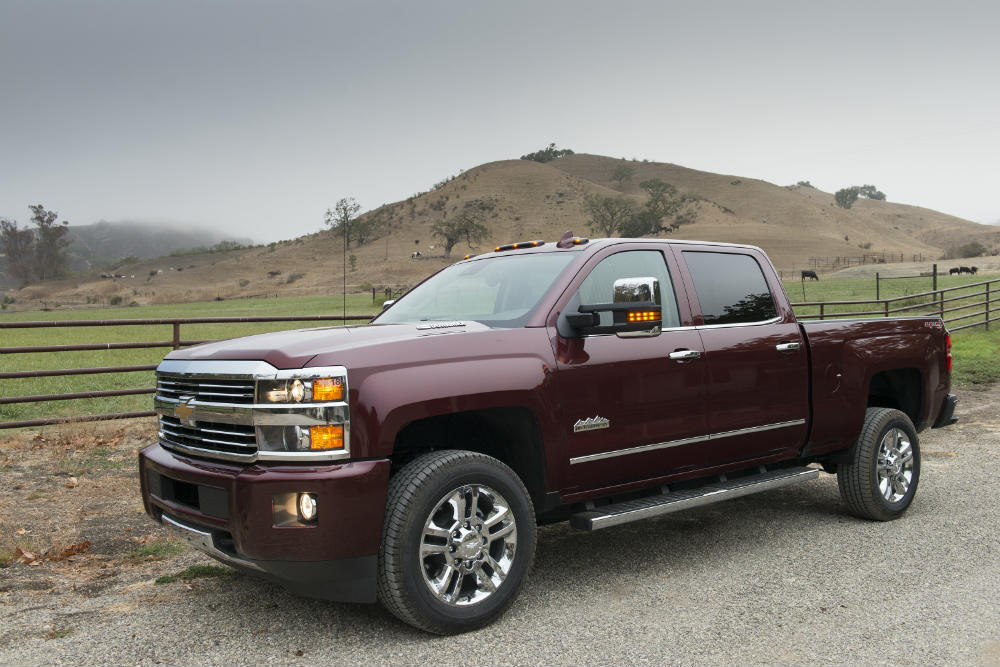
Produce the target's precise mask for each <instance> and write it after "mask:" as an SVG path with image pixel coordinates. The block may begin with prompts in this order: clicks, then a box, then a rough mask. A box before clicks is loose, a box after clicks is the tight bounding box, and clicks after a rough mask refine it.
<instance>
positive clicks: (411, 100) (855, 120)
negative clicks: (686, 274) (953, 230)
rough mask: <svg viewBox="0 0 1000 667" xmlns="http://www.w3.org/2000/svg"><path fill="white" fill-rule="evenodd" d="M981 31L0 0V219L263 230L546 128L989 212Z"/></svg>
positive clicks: (963, 14) (470, 5)
mask: <svg viewBox="0 0 1000 667" xmlns="http://www.w3.org/2000/svg"><path fill="white" fill-rule="evenodd" d="M998 25H1000V3H997V2H948V3H944V2H940V1H935V2H923V1H920V0H916V1H912V0H911V1H907V2H875V1H872V0H868V1H867V2H857V3H855V2H841V1H838V2H832V1H830V2H824V3H819V2H805V1H801V0H799V1H797V2H769V1H767V0H754V2H735V1H733V2H712V1H711V0H702V1H694V2H672V1H663V0H660V1H656V0H648V1H629V0H616V1H615V2H607V1H602V2H590V1H588V0H566V1H554V2H545V1H543V0H533V1H527V2H525V1H522V0H504V1H503V2H474V1H472V0H467V1H465V2H457V1H456V2H437V1H435V0H420V1H419V2H415V1H413V0H409V1H406V2H376V1H374V0H367V1H360V2H353V1H322V2H320V1H304V0H287V1H283V2H278V1H277V0H275V1H273V2H259V1H255V0H239V1H233V2H223V1H215V2H213V1H211V0H203V1H198V2H194V1H184V0H177V1H174V2H153V1H152V0H125V1H122V2H106V1H100V0H93V1H89V2H88V1H84V0H65V1H46V0H25V1H20V0H0V217H4V218H8V219H13V220H16V221H18V222H20V223H21V224H22V225H26V224H27V223H28V219H29V213H28V209H27V207H28V206H29V205H30V204H36V203H41V204H44V205H45V206H46V207H47V208H49V209H51V210H55V211H58V212H59V213H60V216H61V219H66V220H69V221H70V223H71V224H90V223H93V222H97V221H98V220H101V219H104V220H109V221H117V220H136V221H156V222H163V221H170V222H176V223H180V224H184V225H186V226H198V227H210V228H213V229H215V230H217V231H220V232H224V233H229V234H231V235H234V236H238V237H249V238H252V239H254V240H255V241H258V242H269V241H274V240H279V239H287V238H294V237H296V236H300V235H302V234H307V233H311V232H315V231H317V230H319V229H320V228H322V226H323V214H324V212H325V211H326V209H328V208H331V207H332V206H333V205H334V203H335V202H336V201H337V200H338V199H340V198H342V197H354V198H355V199H357V200H358V202H359V203H360V204H361V205H362V208H363V210H368V209H371V208H376V207H378V206H380V205H382V204H385V203H389V202H393V201H398V200H400V199H405V198H406V197H408V196H410V195H411V194H413V193H415V192H419V191H424V190H428V189H429V188H430V187H431V186H432V185H433V184H434V183H436V182H438V181H440V180H442V179H444V178H446V177H449V176H452V175H455V174H457V173H458V172H459V171H460V170H462V169H469V168H472V167H474V166H477V165H479V164H483V163H486V162H491V161H494V160H503V159H511V158H516V157H519V156H520V155H522V154H524V153H528V152H531V151H535V150H538V149H540V148H542V147H544V146H546V145H548V144H549V143H550V142H556V143H557V144H558V146H559V147H561V148H570V149H572V150H574V151H576V152H578V153H596V154H602V155H609V156H613V157H628V158H633V157H635V158H639V159H649V160H652V161H657V162H671V163H675V164H680V165H683V166H686V167H691V168H695V169H702V170H706V171H713V172H719V173H724V174H733V175H739V176H744V177H748V178H761V179H764V180H767V181H770V182H773V183H776V184H779V185H787V184H791V183H795V182H797V181H800V180H808V181H810V182H811V183H812V184H813V185H815V186H817V187H819V188H821V189H823V190H827V191H831V192H832V191H835V190H837V189H839V188H841V187H845V186H849V185H861V184H867V183H871V184H874V185H876V186H877V187H878V188H879V189H881V190H882V191H884V192H885V193H886V194H887V195H888V198H889V200H890V201H895V202H902V203H907V204H915V205H919V206H926V207H929V208H933V209H937V210H940V211H944V212H946V213H950V214H953V215H957V216H960V217H963V218H967V219H970V220H974V221H977V222H984V223H993V222H997V221H1000V193H998V188H997V184H998V183H1000V86H998V85H997V77H998V71H1000V39H998V38H997V34H996V29H997V26H998Z"/></svg>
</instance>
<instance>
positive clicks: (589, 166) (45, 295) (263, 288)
mask: <svg viewBox="0 0 1000 667" xmlns="http://www.w3.org/2000/svg"><path fill="white" fill-rule="evenodd" d="M621 165H627V166H629V167H631V168H632V169H633V170H634V173H633V175H632V177H631V178H630V179H629V180H627V181H626V182H624V183H622V184H619V182H617V181H613V180H612V179H611V172H612V170H614V169H615V167H618V166H621ZM650 178H660V179H662V180H664V181H666V182H668V183H671V184H673V185H674V186H675V187H677V188H678V190H679V191H680V192H681V193H683V194H687V195H691V196H693V197H696V198H698V201H697V203H696V204H695V205H694V207H695V209H696V211H697V221H696V222H695V223H693V224H689V225H684V226H682V227H681V228H680V229H679V230H678V231H676V232H674V233H673V234H672V237H676V238H688V239H701V240H710V241H730V242H738V243H752V244H755V245H759V246H761V247H763V248H764V250H766V251H767V252H768V253H769V254H770V256H771V257H772V259H773V260H774V262H775V264H776V265H777V266H778V267H779V269H782V270H786V271H795V270H797V269H798V268H803V267H807V266H810V258H812V257H836V256H858V255H861V254H863V253H866V252H879V251H885V252H889V253H902V254H903V255H905V256H906V258H907V259H914V257H915V256H916V257H918V258H919V257H921V256H922V257H923V259H924V260H925V261H926V263H927V264H928V265H929V264H930V262H932V261H934V260H937V259H938V258H939V257H941V256H942V254H943V253H944V252H945V251H946V250H947V249H948V248H951V247H955V246H959V245H961V244H964V243H967V242H969V241H971V240H978V241H979V242H981V243H983V244H984V245H985V246H986V247H987V248H991V249H996V248H1000V229H998V228H996V227H992V226H988V225H980V224H976V223H973V222H970V221H968V220H963V219H961V218H956V217H954V216H950V215H947V214H944V213H940V212H937V211H932V210H929V209H924V208H920V207H915V206H908V205H905V204H897V203H893V202H882V201H872V200H865V199H861V200H859V201H858V202H857V203H856V204H855V205H854V207H853V208H851V209H849V210H844V209H841V208H839V207H837V206H836V205H835V204H834V201H833V195H832V194H830V193H827V192H822V191H820V190H817V189H815V188H812V187H806V186H780V185H775V184H772V183H767V182H766V181H761V180H757V179H752V178H747V177H744V176H735V175H723V174H714V173H709V172H703V171H697V170H693V169H687V168H685V167H681V166H678V165H674V164H665V163H656V162H635V161H627V160H618V159H614V158H609V157H603V156H599V155H585V154H576V155H569V156H565V157H562V158H558V159H556V160H553V161H551V162H548V163H544V164H542V163H537V162H531V161H526V160H504V161H499V162H491V163H488V164H484V165H481V166H478V167H475V168H474V169H470V170H468V171H465V172H463V173H461V174H459V175H458V176H456V177H455V178H452V179H450V180H448V181H447V182H445V183H443V184H440V185H439V186H438V187H437V188H435V189H434V190H432V191H430V192H426V193H422V194H420V195H418V196H414V197H411V198H409V199H406V200H403V201H399V202H395V203H392V204H387V205H385V206H382V207H380V208H378V209H375V210H373V211H369V212H367V213H366V214H365V215H366V216H369V217H372V218H377V219H378V220H379V224H378V227H379V232H378V233H377V234H376V235H375V238H374V239H373V240H372V241H371V242H370V243H368V244H366V245H364V246H362V247H352V248H351V249H350V250H349V251H348V253H347V254H348V256H352V255H353V256H354V264H353V267H351V266H349V267H348V271H347V283H348V285H349V289H353V290H356V291H363V290H366V289H371V287H372V286H377V287H381V286H384V285H412V284H414V283H416V282H417V281H419V280H421V279H422V278H424V277H425V276H427V275H428V274H430V273H431V272H433V271H436V270H437V269H439V268H441V267H443V266H445V265H447V264H448V263H450V262H453V261H456V260H457V259H459V258H461V257H462V256H463V255H464V254H465V253H467V252H485V251H489V250H491V249H492V248H493V247H494V246H495V245H497V244H500V243H506V242H511V241H519V240H533V239H546V240H549V241H552V240H555V239H557V238H558V237H559V236H560V235H561V234H562V233H563V232H564V231H566V230H572V231H573V232H575V233H576V234H578V235H581V236H583V235H593V234H592V233H591V231H590V229H589V227H588V225H587V216H586V214H585V213H584V211H583V206H582V205H583V201H584V198H585V197H586V196H587V195H590V194H594V193H601V194H608V195H617V194H623V195H625V196H627V197H629V198H631V199H633V200H634V203H635V204H636V206H639V205H640V204H641V203H642V202H643V201H644V200H645V193H643V192H642V191H641V190H640V188H639V187H638V183H640V182H642V181H644V180H647V179H650ZM890 194H891V193H890ZM469 202H488V208H489V210H488V212H487V213H486V214H485V218H484V223H485V224H486V225H487V227H488V228H489V238H488V239H487V240H486V241H485V242H484V243H483V244H481V246H480V247H479V248H478V249H469V248H467V247H465V246H464V245H462V244H460V245H458V246H456V247H455V249H454V250H453V252H452V257H451V258H446V257H444V249H443V246H442V245H441V239H438V238H435V237H434V236H433V235H432V233H431V227H432V226H433V225H434V223H436V222H438V221H441V220H446V219H448V218H449V216H451V217H453V216H455V215H458V214H459V213H460V212H461V211H462V210H463V208H464V207H465V205H466V204H467V203H469ZM331 203H332V202H331ZM415 251H419V252H420V253H421V256H420V257H419V258H416V259H413V258H411V255H412V253H414V252H415ZM343 260H344V252H343V241H342V240H341V239H340V238H338V237H336V236H335V235H334V234H333V233H332V232H330V231H322V232H318V233H316V234H311V235H307V236H303V237H300V238H298V239H294V240H290V241H284V242H281V243H276V244H271V245H269V246H266V247H257V248H250V249H244V250H239V251H232V252H225V253H204V254H192V255H185V256H183V257H162V258H158V259H149V260H142V261H139V262H136V263H134V264H131V265H128V266H126V267H123V269H122V272H123V273H127V274H128V275H129V276H130V277H129V278H126V279H116V280H101V279H100V278H99V277H98V276H96V275H91V276H85V277H83V278H81V279H77V280H73V281H62V282H60V283H50V284H44V285H38V286H32V287H28V288H26V289H24V290H21V291H19V292H14V293H13V296H15V298H17V299H18V304H16V306H15V307H22V306H29V305H31V306H33V307H36V306H37V305H38V304H40V303H41V301H42V300H44V301H45V303H46V305H47V306H49V307H52V306H54V305H55V304H56V303H58V304H61V305H67V304H84V303H86V302H87V301H93V300H98V299H99V300H100V301H101V302H102V303H107V302H108V301H109V300H111V299H113V298H114V297H115V296H118V297H119V298H120V300H121V302H122V303H125V304H127V303H130V302H132V301H135V302H136V303H139V304H143V303H168V302H175V301H196V300H206V299H213V298H226V299H229V298H234V297H240V296H250V295H260V294H272V295H274V294H282V295H307V294H334V293H336V294H339V293H340V292H341V282H342V280H343V275H342V272H343V268H342V267H343ZM131 276H135V277H134V278H133V277H131Z"/></svg>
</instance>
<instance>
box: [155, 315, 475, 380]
mask: <svg viewBox="0 0 1000 667" xmlns="http://www.w3.org/2000/svg"><path fill="white" fill-rule="evenodd" d="M482 331H489V327H487V326H485V325H482V324H479V323H478V322H461V323H454V322H426V323H418V324H369V325H364V326H350V327H344V326H339V327H319V328H315V329H298V330H295V331H277V332H274V333H266V334H258V335H256V336H246V337H244V338H233V339H230V340H223V341H219V342H217V343H206V344H204V345H196V346H194V347H189V348H186V349H183V350H175V351H173V352H171V353H170V354H168V355H167V356H166V358H167V359H189V360H196V359H198V360H200V359H205V360H239V361H266V362H267V363H269V364H271V365H272V366H274V367H275V368H278V369H290V368H302V367H304V366H306V365H308V364H309V360H310V359H312V358H313V357H316V356H319V355H322V356H324V357H327V358H330V357H342V358H343V361H342V362H339V363H342V364H345V365H347V364H349V363H350V357H351V356H352V355H351V352H357V351H358V350H361V349H365V348H371V347H374V346H380V345H389V344H393V343H399V342H404V341H413V340H417V339H420V338H429V337H439V336H451V335H456V334H461V333H470V332H482Z"/></svg>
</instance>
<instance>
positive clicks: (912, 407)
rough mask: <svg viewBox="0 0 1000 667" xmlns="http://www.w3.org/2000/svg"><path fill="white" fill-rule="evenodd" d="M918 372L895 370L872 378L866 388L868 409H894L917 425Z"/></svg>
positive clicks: (918, 400) (883, 372)
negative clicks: (904, 414)
mask: <svg viewBox="0 0 1000 667" xmlns="http://www.w3.org/2000/svg"><path fill="white" fill-rule="evenodd" d="M921 387H922V385H921V383H920V371H919V370H918V369H916V368H897V369H893V370H891V371H882V372H880V373H876V374H875V375H874V376H872V381H871V385H870V386H869V388H868V407H870V408H895V409H897V410H900V411H902V412H904V413H906V415H907V416H908V417H909V418H910V421H911V422H913V423H914V424H917V423H918V421H919V419H920V402H921V399H922V398H923V397H922V396H921V393H922V390H921Z"/></svg>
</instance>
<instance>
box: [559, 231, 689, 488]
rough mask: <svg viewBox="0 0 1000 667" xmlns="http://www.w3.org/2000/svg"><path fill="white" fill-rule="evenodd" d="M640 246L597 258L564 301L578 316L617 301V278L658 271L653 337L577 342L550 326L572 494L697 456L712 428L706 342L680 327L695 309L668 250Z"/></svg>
mask: <svg viewBox="0 0 1000 667" xmlns="http://www.w3.org/2000/svg"><path fill="white" fill-rule="evenodd" d="M635 247H636V246H635V245H629V246H628V248H630V249H628V250H623V249H620V248H621V246H619V247H618V248H616V247H615V246H612V247H611V248H609V249H608V250H606V251H604V252H602V253H600V254H597V255H596V256H595V257H594V258H593V259H592V260H591V262H590V263H589V264H588V265H587V266H586V267H585V268H584V270H583V271H582V272H581V276H580V278H578V280H577V281H576V282H575V283H574V286H571V289H570V290H569V291H568V296H567V297H566V298H565V300H564V301H563V302H562V303H561V304H559V305H558V306H557V308H558V309H560V310H561V311H562V312H575V311H576V310H577V308H578V307H579V305H580V304H596V303H610V302H612V300H613V296H612V289H613V284H614V282H615V280H619V279H623V278H650V277H652V278H656V280H657V281H658V283H659V287H660V290H659V294H660V300H661V303H660V306H661V311H662V329H661V330H660V331H659V333H658V334H656V335H649V336H646V337H627V336H628V334H622V335H614V334H611V335H607V334H606V335H592V336H586V337H583V338H574V337H564V336H562V335H560V334H559V333H558V329H557V328H553V330H552V336H553V341H554V346H555V348H556V357H557V364H558V373H557V374H556V376H557V382H558V388H559V395H560V398H561V404H562V410H561V414H562V418H563V420H564V421H565V425H564V426H565V429H566V442H567V452H568V461H567V467H568V475H567V479H568V481H569V484H570V487H569V488H567V489H565V491H567V492H570V493H572V492H574V491H586V490H590V489H594V488H598V487H605V486H611V485H615V484H620V483H627V482H631V481H636V480H642V479H648V478H652V477H657V476H660V475H664V474H668V473H670V472H673V471H676V470H677V469H679V468H681V469H682V468H685V467H689V466H692V465H694V464H695V462H696V461H697V459H698V449H699V447H700V444H701V443H700V442H694V441H695V440H697V438H698V436H700V435H702V434H704V432H705V415H704V381H705V364H704V363H703V362H702V360H701V354H702V348H701V338H700V336H699V334H698V331H697V330H696V329H695V328H694V327H692V326H682V325H683V324H687V325H690V324H691V323H690V321H687V322H685V321H684V320H682V318H684V319H686V320H689V319H690V311H689V309H688V306H687V301H686V298H685V297H684V296H683V292H681V291H680V290H679V289H677V290H676V291H675V285H674V281H673V280H672V279H671V270H670V267H671V266H672V265H673V264H674V261H675V260H674V259H673V257H672V256H669V255H665V254H664V252H663V250H662V246H659V247H655V246H650V247H649V248H648V249H634V248H635ZM616 250H617V251H616ZM677 287H678V288H679V285H678V286H677ZM677 294H680V295H681V299H680V304H679V303H678V299H677ZM604 315H608V314H602V316H604ZM672 353H675V354H674V358H671V354H672Z"/></svg>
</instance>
